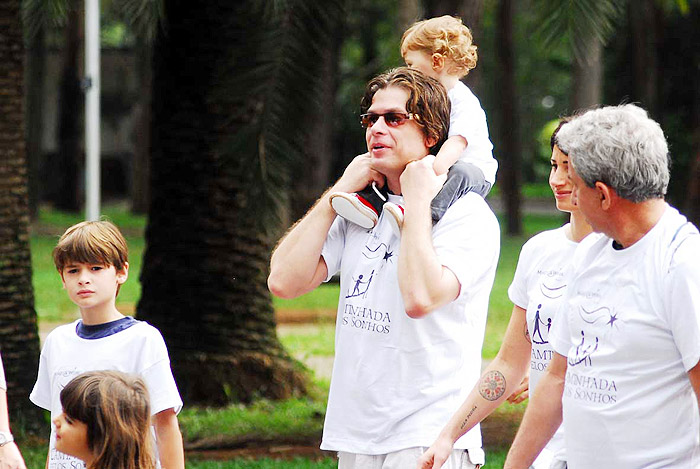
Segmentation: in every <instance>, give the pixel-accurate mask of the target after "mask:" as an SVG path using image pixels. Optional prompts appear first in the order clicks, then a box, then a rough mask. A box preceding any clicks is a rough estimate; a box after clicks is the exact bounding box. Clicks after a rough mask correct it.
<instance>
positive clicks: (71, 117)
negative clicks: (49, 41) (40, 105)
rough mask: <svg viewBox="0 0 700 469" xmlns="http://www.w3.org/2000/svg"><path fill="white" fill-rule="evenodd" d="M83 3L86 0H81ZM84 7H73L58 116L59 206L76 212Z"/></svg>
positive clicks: (68, 27) (67, 38)
mask: <svg viewBox="0 0 700 469" xmlns="http://www.w3.org/2000/svg"><path fill="white" fill-rule="evenodd" d="M79 3H80V5H81V6H82V2H79ZM81 11H82V10H81V8H76V7H74V6H71V7H69V10H68V16H67V21H66V26H65V38H66V41H65V43H64V45H63V74H62V76H61V84H60V91H59V93H60V95H59V103H58V107H59V116H58V140H59V142H58V146H59V149H58V156H59V165H58V167H59V168H60V174H57V175H56V176H57V179H58V181H59V184H58V188H59V189H58V193H56V194H54V202H55V204H56V207H57V208H60V209H62V210H68V211H73V212H76V211H78V209H79V208H80V193H81V191H80V178H79V173H80V160H81V156H82V151H81V148H82V147H81V139H82V135H83V134H82V118H81V117H82V115H83V102H84V101H83V92H82V91H81V89H80V75H79V70H80V61H79V56H80V44H81V42H82V39H83V32H82V31H83V27H82V24H83V23H82V15H81Z"/></svg>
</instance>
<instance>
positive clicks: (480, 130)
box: [447, 81, 498, 185]
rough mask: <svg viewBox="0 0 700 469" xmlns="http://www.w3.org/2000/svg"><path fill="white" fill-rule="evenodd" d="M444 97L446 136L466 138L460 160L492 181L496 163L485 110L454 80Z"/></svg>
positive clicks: (462, 85)
mask: <svg viewBox="0 0 700 469" xmlns="http://www.w3.org/2000/svg"><path fill="white" fill-rule="evenodd" d="M447 96H448V97H449V98H450V104H451V110H450V131H449V134H448V135H449V136H450V137H452V136H453V135H461V136H462V137H464V138H465V139H467V148H466V149H465V150H464V151H463V152H462V154H461V155H460V157H459V159H460V161H465V162H467V163H471V164H473V165H475V166H476V167H478V168H479V169H480V170H481V171H482V172H483V173H484V178H485V179H486V181H488V182H489V183H491V185H493V184H495V183H496V171H497V170H498V162H497V161H496V159H495V158H494V157H493V153H492V150H493V144H492V143H491V140H490V139H489V128H488V125H487V124H486V113H485V112H484V110H483V109H482V107H481V103H480V102H479V98H477V97H476V96H475V95H474V93H472V92H471V90H470V89H469V87H468V86H467V85H465V84H464V83H462V82H461V81H457V84H455V86H453V87H452V89H450V90H449V91H448V92H447Z"/></svg>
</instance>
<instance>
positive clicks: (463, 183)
mask: <svg viewBox="0 0 700 469" xmlns="http://www.w3.org/2000/svg"><path fill="white" fill-rule="evenodd" d="M401 55H402V56H403V58H404V61H405V62H406V65H407V66H408V67H409V68H415V69H416V70H419V71H421V72H423V73H425V74H426V75H428V76H429V77H432V78H435V79H436V80H437V81H439V82H440V83H441V84H442V85H443V86H444V87H445V89H447V94H448V97H449V99H450V105H451V110H450V129H449V134H448V139H447V141H445V143H444V144H442V146H440V149H439V151H438V153H437V155H436V156H435V163H434V164H433V169H434V170H435V173H436V174H437V175H440V176H442V175H445V174H447V179H446V181H445V184H444V186H443V188H442V190H441V191H440V192H439V193H438V195H437V196H436V197H435V199H433V202H432V204H431V215H432V218H433V223H437V222H438V221H439V220H440V219H441V218H442V216H443V215H444V214H445V211H446V210H447V208H448V207H450V206H451V205H452V204H453V203H454V202H455V201H456V200H457V199H459V198H460V197H462V196H464V194H466V193H467V192H476V193H477V194H479V195H481V196H482V197H486V195H487V194H488V193H489V191H490V190H491V187H492V186H493V184H494V183H495V182H496V170H497V169H498V163H497V161H496V160H495V159H494V157H493V155H492V153H491V150H492V149H493V145H492V144H491V141H490V139H489V132H488V126H487V124H486V114H485V113H484V110H483V109H482V108H481V104H480V103H479V99H478V98H477V97H476V96H475V95H474V94H473V93H472V92H471V90H470V89H469V88H468V87H467V85H465V84H464V83H462V82H461V81H460V80H461V79H462V78H464V77H465V76H466V75H467V74H468V73H469V71H470V70H471V69H473V68H474V67H476V61H477V53H476V46H475V45H474V44H473V42H472V34H471V31H470V30H469V28H467V27H466V26H465V25H464V24H463V23H462V20H460V19H459V18H455V17H453V16H448V15H445V16H441V17H437V18H430V19H427V20H423V21H419V22H417V23H415V24H413V26H411V27H410V28H408V29H407V30H406V32H405V33H404V34H403V38H402V39H401ZM361 117H362V119H363V125H367V124H366V123H365V122H364V121H365V117H364V116H361ZM387 124H389V125H391V122H387ZM387 200H388V199H387V198H386V186H385V187H383V188H378V187H377V186H376V185H375V184H373V185H371V186H368V187H367V188H366V189H364V190H362V191H360V192H358V193H343V192H336V193H333V194H331V206H332V207H333V209H334V210H335V211H336V213H337V214H338V215H340V216H341V217H343V218H345V219H346V220H348V221H351V222H353V223H355V224H357V225H359V226H361V227H363V228H367V229H371V228H373V227H374V225H375V224H376V223H377V220H378V218H379V214H380V213H381V212H382V210H385V211H386V212H387V213H388V214H389V215H390V216H389V217H388V219H389V221H390V222H391V225H392V228H393V229H394V231H395V232H396V233H397V234H399V232H400V230H401V227H402V226H403V212H404V207H403V205H401V204H394V203H393V202H390V201H388V202H387Z"/></svg>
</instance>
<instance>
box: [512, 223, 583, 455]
mask: <svg viewBox="0 0 700 469" xmlns="http://www.w3.org/2000/svg"><path fill="white" fill-rule="evenodd" d="M568 226H569V224H566V225H564V226H562V227H561V228H557V229H555V230H550V231H544V232H542V233H539V234H537V235H535V236H533V237H532V238H530V239H529V240H528V241H527V242H526V243H525V244H524V245H523V247H522V250H521V251H520V258H519V259H518V266H517V268H516V269H515V275H514V276H513V283H511V285H510V287H509V288H508V296H509V298H510V300H511V301H512V302H513V304H515V305H517V306H520V307H521V308H523V309H524V310H525V311H526V321H527V330H528V333H529V334H530V341H531V343H532V352H531V356H530V367H529V368H530V393H531V394H532V393H534V392H535V391H536V389H537V383H539V381H540V379H541V378H542V376H543V375H544V373H545V371H546V369H547V366H548V365H549V362H550V361H551V360H552V354H553V353H554V352H553V350H552V347H551V346H550V345H549V331H550V329H551V327H552V324H553V323H554V322H556V314H557V311H558V308H559V306H560V305H561V301H562V297H563V296H564V292H565V291H566V286H567V283H568V273H569V272H570V268H571V262H572V258H573V255H574V251H576V247H577V246H578V243H576V242H574V241H572V240H570V239H569V238H568V237H567V236H566V230H567V227H568ZM545 449H546V450H547V451H549V452H551V455H552V457H553V458H555V459H557V460H559V461H565V460H566V452H565V449H564V428H563V426H562V427H560V428H559V430H557V432H556V433H555V434H554V436H553V437H552V439H551V440H550V441H549V443H547V446H546V447H545ZM533 466H535V467H538V466H537V463H535V464H533Z"/></svg>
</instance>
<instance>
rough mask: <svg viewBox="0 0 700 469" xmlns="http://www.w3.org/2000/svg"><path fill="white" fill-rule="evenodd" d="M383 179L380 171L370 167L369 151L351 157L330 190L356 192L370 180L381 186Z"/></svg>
mask: <svg viewBox="0 0 700 469" xmlns="http://www.w3.org/2000/svg"><path fill="white" fill-rule="evenodd" d="M384 179H385V178H384V176H383V175H382V174H381V173H380V172H378V171H376V170H375V169H372V158H370V156H369V153H364V154H362V155H357V156H356V157H355V158H353V160H352V161H351V162H350V164H349V165H348V166H347V168H345V171H344V172H343V175H342V176H341V177H340V179H338V181H337V182H336V183H335V185H334V186H333V189H332V190H331V192H357V191H360V190H362V189H364V188H365V187H367V186H368V185H369V184H370V183H372V182H376V183H377V186H379V187H383V186H384Z"/></svg>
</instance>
